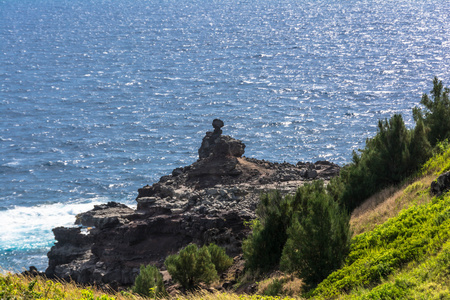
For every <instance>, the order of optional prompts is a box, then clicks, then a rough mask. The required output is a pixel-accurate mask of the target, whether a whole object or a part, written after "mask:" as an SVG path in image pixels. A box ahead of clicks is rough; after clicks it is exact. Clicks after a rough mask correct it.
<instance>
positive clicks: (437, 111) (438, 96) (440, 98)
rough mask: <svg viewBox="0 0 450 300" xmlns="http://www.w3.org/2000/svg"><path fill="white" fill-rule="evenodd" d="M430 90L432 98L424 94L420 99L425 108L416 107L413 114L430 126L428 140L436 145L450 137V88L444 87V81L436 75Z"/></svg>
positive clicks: (416, 119)
mask: <svg viewBox="0 0 450 300" xmlns="http://www.w3.org/2000/svg"><path fill="white" fill-rule="evenodd" d="M430 92H431V99H430V97H429V96H428V95H427V94H424V95H423V96H422V99H421V101H420V104H422V105H423V106H425V109H424V110H422V109H421V108H418V107H415V108H414V109H413V116H414V120H415V121H416V122H417V121H418V120H423V123H424V125H425V126H426V127H428V128H429V133H428V140H429V141H430V143H431V145H432V146H435V145H436V144H437V142H439V141H443V140H445V139H447V138H450V100H449V93H450V90H449V88H444V86H443V84H442V81H439V79H438V78H437V77H434V79H433V89H432V90H431V91H430Z"/></svg>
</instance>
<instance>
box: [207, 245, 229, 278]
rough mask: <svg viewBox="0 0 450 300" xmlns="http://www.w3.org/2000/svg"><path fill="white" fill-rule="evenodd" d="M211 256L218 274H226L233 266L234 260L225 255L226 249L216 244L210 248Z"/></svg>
mask: <svg viewBox="0 0 450 300" xmlns="http://www.w3.org/2000/svg"><path fill="white" fill-rule="evenodd" d="M208 251H209V254H210V255H211V262H212V263H213V264H214V266H215V268H216V271H217V273H219V274H221V273H223V272H225V270H226V269H228V268H229V267H230V266H231V265H232V264H233V259H232V258H231V257H229V256H228V255H227V254H226V253H225V249H224V248H222V247H219V246H217V245H216V244H214V243H211V244H209V246H208Z"/></svg>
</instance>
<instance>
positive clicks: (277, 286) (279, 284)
mask: <svg viewBox="0 0 450 300" xmlns="http://www.w3.org/2000/svg"><path fill="white" fill-rule="evenodd" d="M283 283H284V281H283V280H281V279H274V280H273V281H272V282H271V283H269V285H268V286H267V287H266V289H265V290H264V292H263V295H264V296H279V295H281V294H282V293H283Z"/></svg>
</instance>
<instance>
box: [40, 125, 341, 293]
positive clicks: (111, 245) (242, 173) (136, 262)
mask: <svg viewBox="0 0 450 300" xmlns="http://www.w3.org/2000/svg"><path fill="white" fill-rule="evenodd" d="M223 125H224V124H223V122H222V121H220V120H218V119H216V120H214V121H213V127H214V132H208V133H206V136H205V138H204V139H203V142H202V145H201V147H200V149H199V160H198V161H197V162H195V163H193V164H192V165H190V166H186V167H184V168H177V169H175V170H173V171H172V174H171V175H167V176H163V177H162V178H161V179H160V181H159V182H157V183H155V184H153V185H151V186H150V185H147V186H145V187H143V188H141V189H139V191H138V196H137V198H136V201H137V209H136V210H133V209H131V208H128V207H126V206H125V205H123V204H118V203H114V202H110V203H107V204H104V205H99V206H95V207H94V209H93V210H91V211H88V212H86V213H82V214H80V215H78V216H77V218H76V224H80V225H82V226H83V227H74V228H62V227H59V228H55V229H54V230H53V232H54V234H55V239H56V241H57V243H56V244H55V246H54V247H52V249H51V251H50V252H49V253H48V257H49V267H48V269H47V270H46V274H47V276H50V277H59V278H62V279H72V280H75V281H77V282H79V283H90V284H92V283H96V284H98V285H105V284H108V285H110V286H112V287H118V286H126V285H131V284H132V283H133V282H134V278H135V277H136V276H137V274H138V272H139V267H140V265H141V264H150V263H151V264H155V265H157V266H159V267H162V266H163V262H164V259H165V258H166V256H167V255H169V254H172V253H175V252H177V251H178V250H179V249H180V248H182V247H185V246H186V245H188V244H189V243H196V244H198V245H203V244H207V243H210V242H215V243H216V244H218V245H219V246H222V247H225V249H226V251H227V253H228V254H229V255H237V254H239V253H240V252H241V243H242V240H243V239H244V238H245V237H246V236H247V234H248V233H249V228H247V227H245V226H244V221H248V220H251V219H253V218H255V208H256V206H257V204H258V202H259V197H260V194H261V193H263V192H267V191H270V190H274V189H278V190H280V191H281V192H282V193H284V194H287V193H294V192H295V191H296V189H297V188H298V186H300V185H302V184H303V183H304V182H305V181H307V180H311V179H319V178H320V179H324V180H328V179H330V178H331V177H332V176H336V175H337V174H338V173H339V167H338V166H337V165H335V164H332V163H330V162H324V161H319V162H316V163H314V164H312V163H298V164H297V165H292V164H289V163H272V162H267V161H264V160H258V159H254V158H246V157H242V155H243V154H244V148H245V145H244V144H243V143H242V142H241V141H239V140H236V139H233V138H231V137H229V136H223V135H222V130H221V129H220V128H222V127H223Z"/></svg>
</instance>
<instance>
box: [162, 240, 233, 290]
mask: <svg viewBox="0 0 450 300" xmlns="http://www.w3.org/2000/svg"><path fill="white" fill-rule="evenodd" d="M210 251H211V252H212V253H210ZM232 262H233V260H232V259H231V258H230V257H228V256H227V255H226V254H225V250H223V249H221V248H220V247H218V246H217V245H214V244H211V245H209V246H203V247H201V248H198V247H197V245H195V244H190V245H188V246H186V247H185V248H183V249H181V250H180V253H179V254H174V255H170V256H168V257H167V258H166V260H165V262H164V264H165V265H166V268H167V271H169V273H170V275H171V276H172V278H173V279H174V280H175V281H177V282H179V283H180V284H181V285H182V286H183V287H184V288H186V289H193V288H195V287H197V286H198V285H199V284H200V283H201V282H203V283H206V284H209V283H211V282H213V281H215V280H218V279H219V276H218V274H217V271H218V270H220V271H221V272H222V271H224V270H225V269H226V268H228V267H229V266H230V265H231V264H232Z"/></svg>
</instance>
